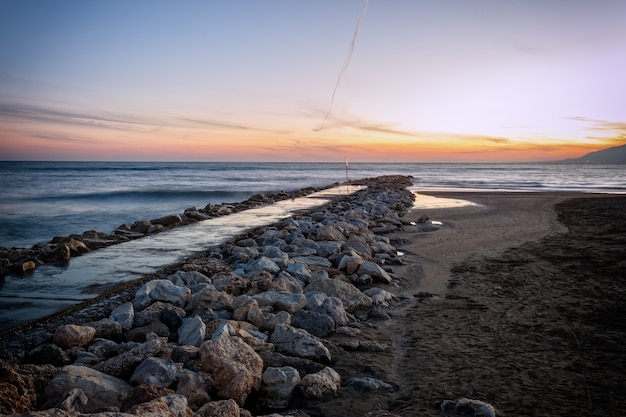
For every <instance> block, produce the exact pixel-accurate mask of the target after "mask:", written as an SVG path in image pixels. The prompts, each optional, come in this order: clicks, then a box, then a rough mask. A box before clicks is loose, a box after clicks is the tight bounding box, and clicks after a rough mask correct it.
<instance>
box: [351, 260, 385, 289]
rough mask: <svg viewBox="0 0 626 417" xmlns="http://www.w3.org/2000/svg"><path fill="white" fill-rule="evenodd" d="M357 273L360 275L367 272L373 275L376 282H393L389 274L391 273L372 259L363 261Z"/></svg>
mask: <svg viewBox="0 0 626 417" xmlns="http://www.w3.org/2000/svg"><path fill="white" fill-rule="evenodd" d="M357 273H358V274H359V275H365V274H367V275H369V276H371V277H372V278H373V279H374V281H376V282H382V283H384V284H391V283H392V282H393V279H392V278H391V276H389V274H388V273H387V272H386V271H385V270H384V269H382V268H381V267H380V265H378V264H377V263H375V262H372V261H365V262H363V264H361V266H360V267H359V270H358V271H357Z"/></svg>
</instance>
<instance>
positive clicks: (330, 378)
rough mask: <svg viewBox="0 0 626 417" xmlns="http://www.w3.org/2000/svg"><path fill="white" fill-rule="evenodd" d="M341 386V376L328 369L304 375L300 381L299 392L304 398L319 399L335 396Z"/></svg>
mask: <svg viewBox="0 0 626 417" xmlns="http://www.w3.org/2000/svg"><path fill="white" fill-rule="evenodd" d="M340 386H341V376H340V375H339V374H338V373H337V372H336V371H335V370H334V369H333V368H330V367H325V368H324V369H322V370H321V371H319V372H315V373H312V374H307V375H305V376H304V377H303V378H302V380H301V381H300V391H301V392H302V395H303V396H304V397H305V398H311V399H321V398H323V397H325V396H326V395H335V394H337V391H338V390H339V387H340Z"/></svg>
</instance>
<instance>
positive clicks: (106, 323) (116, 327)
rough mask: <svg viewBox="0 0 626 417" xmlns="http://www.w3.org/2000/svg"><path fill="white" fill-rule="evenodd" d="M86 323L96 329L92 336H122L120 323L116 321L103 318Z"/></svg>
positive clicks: (101, 337) (109, 337)
mask: <svg viewBox="0 0 626 417" xmlns="http://www.w3.org/2000/svg"><path fill="white" fill-rule="evenodd" d="M86 325H87V326H90V327H93V328H94V329H96V334H95V336H94V337H97V338H100V339H110V340H121V338H122V332H123V331H122V330H123V329H122V325H121V324H120V323H118V322H116V321H113V320H110V319H106V318H105V319H101V320H98V321H93V322H90V323H86Z"/></svg>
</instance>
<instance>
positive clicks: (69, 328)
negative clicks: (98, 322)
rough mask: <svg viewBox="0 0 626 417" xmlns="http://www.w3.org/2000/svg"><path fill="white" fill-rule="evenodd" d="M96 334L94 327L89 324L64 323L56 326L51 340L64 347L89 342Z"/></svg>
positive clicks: (83, 344) (82, 344)
mask: <svg viewBox="0 0 626 417" xmlns="http://www.w3.org/2000/svg"><path fill="white" fill-rule="evenodd" d="M95 335H96V329H94V328H93V327H91V326H79V325H76V324H66V325H63V326H60V327H58V328H57V330H56V332H55V333H54V337H53V338H52V341H53V343H54V344H55V345H57V346H60V347H62V348H64V349H67V348H70V347H74V346H85V345H87V344H89V342H91V341H92V340H93V338H94V336H95Z"/></svg>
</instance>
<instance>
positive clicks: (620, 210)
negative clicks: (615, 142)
mask: <svg viewBox="0 0 626 417" xmlns="http://www.w3.org/2000/svg"><path fill="white" fill-rule="evenodd" d="M427 195H430V196H437V197H442V198H454V199H464V200H469V201H471V202H474V203H476V205H473V206H466V207H453V208H436V209H428V208H415V209H414V210H413V211H412V213H411V214H410V216H411V218H412V220H417V219H418V218H419V217H420V216H422V215H424V214H425V215H427V216H428V217H430V219H431V220H435V221H440V222H442V223H443V226H441V227H436V228H428V227H424V226H422V227H420V226H419V225H417V226H413V227H408V228H405V231H404V232H403V233H400V234H398V235H397V236H396V238H397V240H398V241H399V242H400V243H399V244H398V248H399V250H401V251H402V252H404V253H405V260H406V265H405V266H400V267H394V268H393V269H394V274H395V276H396V277H397V281H396V282H398V283H399V285H398V287H397V288H396V290H395V291H394V293H395V294H396V296H397V297H398V300H399V301H398V302H397V303H395V304H392V305H391V307H390V309H389V310H388V313H389V315H390V317H391V319H390V320H387V321H381V322H379V323H377V324H376V325H375V326H374V327H372V328H371V329H369V331H368V337H369V338H370V341H371V342H372V343H376V344H378V345H381V346H385V347H386V349H385V350H384V351H383V352H375V353H369V352H360V353H358V354H356V355H355V354H353V353H350V354H343V355H341V353H340V351H338V352H337V353H338V354H340V355H341V357H340V358H339V359H338V360H337V363H338V367H337V369H338V370H339V369H340V370H341V371H340V372H343V373H344V374H346V375H358V374H363V373H366V374H369V375H370V376H371V377H373V378H377V379H381V380H385V381H387V382H389V383H390V384H392V385H393V386H394V388H395V391H394V392H384V393H382V392H378V393H367V394H363V393H356V392H353V391H350V388H346V389H345V390H344V391H343V392H342V393H341V394H340V396H339V398H337V399H336V400H335V401H336V402H329V403H325V404H323V405H322V406H320V414H319V415H342V414H341V413H336V411H333V410H336V409H344V410H346V412H347V410H353V412H351V413H350V414H351V415H363V414H365V412H367V410H371V409H372V407H373V406H376V407H378V408H382V409H387V410H390V411H391V412H393V413H395V414H397V415H400V416H409V415H421V416H439V415H441V412H440V410H439V406H440V404H441V402H442V401H443V400H445V399H456V398H462V397H466V398H473V399H479V400H482V401H486V402H489V403H490V404H492V405H493V406H494V407H496V409H497V410H498V415H500V416H572V415H590V416H595V415H597V416H601V415H602V416H608V415H611V416H617V415H620V414H621V412H622V410H623V409H624V406H626V403H625V400H624V398H623V395H622V393H623V392H626V391H625V390H626V385H625V383H624V379H623V375H624V374H625V373H626V360H625V359H624V357H626V356H625V353H626V351H625V350H624V347H623V344H622V341H623V337H624V334H626V315H625V314H624V302H623V297H624V295H626V284H625V283H624V272H625V271H624V268H625V266H624V261H623V260H624V259H625V258H624V248H625V247H626V246H625V243H626V241H625V237H626V233H625V232H626V229H625V221H626V218H625V215H624V213H626V198H625V197H623V196H622V197H612V196H609V195H584V194H576V193H490V192H463V193H459V192H429V193H427ZM572 199H574V200H572ZM419 201H420V200H419V198H418V200H417V204H419ZM562 202H565V203H564V204H562V205H561V206H557V208H558V210H559V211H558V212H557V210H555V206H556V205H558V204H559V203H562ZM559 218H560V219H561V221H563V222H564V223H565V224H563V223H561V222H560V221H559ZM607 225H610V226H609V227H608V228H607ZM620 245H621V246H620ZM344 415H347V414H344Z"/></svg>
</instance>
